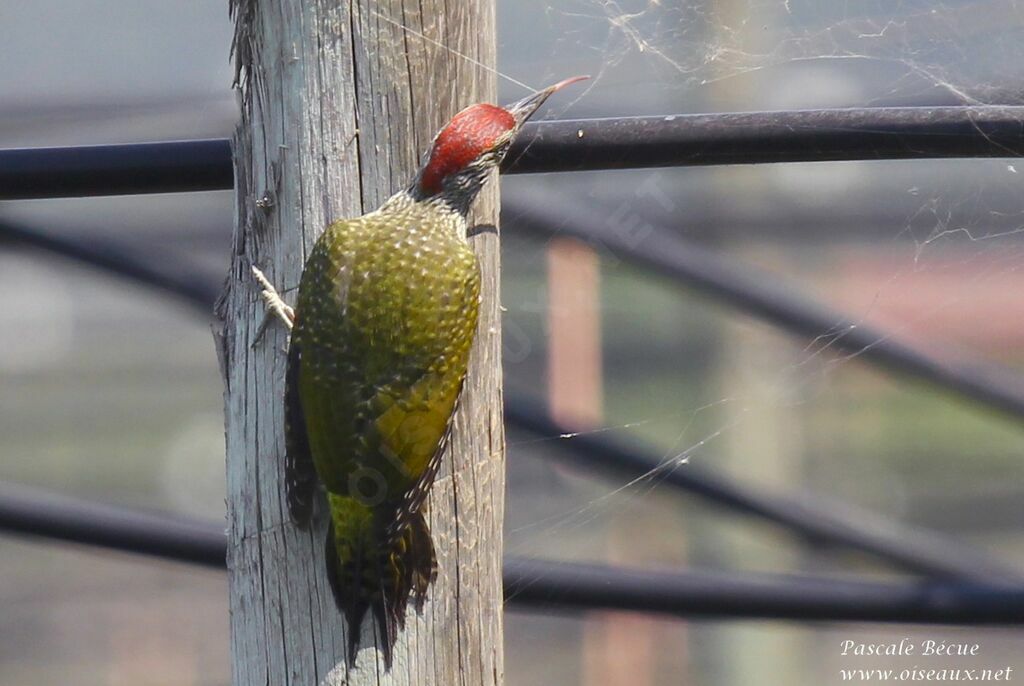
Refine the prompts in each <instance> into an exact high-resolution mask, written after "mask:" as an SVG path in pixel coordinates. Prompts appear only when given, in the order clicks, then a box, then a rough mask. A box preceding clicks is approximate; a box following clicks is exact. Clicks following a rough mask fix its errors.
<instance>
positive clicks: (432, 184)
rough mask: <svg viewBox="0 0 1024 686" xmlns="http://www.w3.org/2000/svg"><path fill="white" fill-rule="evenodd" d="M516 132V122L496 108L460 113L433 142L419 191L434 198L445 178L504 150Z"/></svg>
mask: <svg viewBox="0 0 1024 686" xmlns="http://www.w3.org/2000/svg"><path fill="white" fill-rule="evenodd" d="M515 128H516V120H515V118H514V117H513V116H512V115H511V114H510V113H509V112H508V111H507V110H504V109H502V108H500V107H497V106H496V105H488V104H486V103H484V104H479V105H472V106H470V107H467V108H466V109H464V110H462V111H461V112H459V113H458V114H456V115H455V117H453V118H452V120H451V121H450V122H448V125H447V126H445V127H444V128H443V129H441V132H440V133H439V134H437V138H435V139H434V146H433V148H432V149H431V151H430V160H429V161H428V162H427V164H426V166H425V167H424V168H423V173H422V174H421V176H420V191H421V192H422V193H423V194H424V195H435V194H437V193H439V192H440V191H441V186H442V185H443V184H444V179H445V177H447V176H448V175H450V174H453V173H456V172H459V171H461V170H463V169H465V168H466V167H468V166H469V165H470V164H472V163H473V162H474V161H475V160H476V159H477V158H479V157H481V156H482V155H485V154H487V153H492V152H499V151H504V150H507V144H508V142H509V141H511V133H512V132H514V131H515ZM497 159H500V155H499V156H498V157H497Z"/></svg>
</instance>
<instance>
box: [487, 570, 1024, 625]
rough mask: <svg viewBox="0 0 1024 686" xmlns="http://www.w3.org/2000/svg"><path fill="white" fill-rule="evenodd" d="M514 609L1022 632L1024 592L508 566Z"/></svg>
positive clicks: (931, 584) (690, 572)
mask: <svg viewBox="0 0 1024 686" xmlns="http://www.w3.org/2000/svg"><path fill="white" fill-rule="evenodd" d="M504 582H505V597H506V600H507V602H508V603H509V606H510V608H511V609H517V610H540V611H545V612H550V611H556V610H561V611H575V612H579V611H582V610H594V609H608V610H628V611H632V612H638V611H639V612H650V613H657V614H663V615H669V616H675V617H681V618H684V619H693V618H695V617H703V618H714V619H726V618H734V619H774V620H778V619H786V620H797V621H802V622H805V621H830V622H836V621H847V622H909V623H914V624H1011V625H1013V624H1016V625H1019V624H1024V588H1021V587H1015V588H1000V587H993V586H977V585H970V584H967V585H961V584H949V583H937V582H933V581H930V582H920V583H886V584H882V583H869V582H863V581H841V580H835V579H823V578H820V577H807V576H795V575H773V574H736V573H733V572H719V571H693V570H688V571H686V572H656V571H646V570H639V569H626V568H622V567H609V566H605V565H593V564H581V563H578V562H572V563H570V562H555V561H549V560H524V559H514V558H506V560H505V566H504Z"/></svg>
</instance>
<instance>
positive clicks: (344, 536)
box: [327, 493, 437, 668]
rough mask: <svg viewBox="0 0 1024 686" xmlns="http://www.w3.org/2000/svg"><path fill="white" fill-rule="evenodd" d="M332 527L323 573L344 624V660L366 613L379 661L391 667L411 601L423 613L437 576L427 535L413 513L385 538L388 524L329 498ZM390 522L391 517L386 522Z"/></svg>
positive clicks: (360, 507)
mask: <svg viewBox="0 0 1024 686" xmlns="http://www.w3.org/2000/svg"><path fill="white" fill-rule="evenodd" d="M329 500H330V505H331V526H330V527H329V529H328V531H327V573H328V576H329V578H330V582H331V590H332V591H333V592H334V601H335V603H336V604H337V606H338V609H339V610H340V611H341V612H342V613H343V614H344V615H345V619H346V621H347V622H348V661H349V664H350V665H351V664H352V663H353V661H354V659H355V655H356V647H357V646H358V644H359V634H360V629H361V627H362V623H363V619H364V618H365V616H366V611H367V610H372V611H373V616H374V618H375V619H376V621H377V629H378V632H379V634H378V635H379V637H380V647H381V650H382V651H383V653H384V662H385V664H386V665H387V666H388V667H389V668H390V667H391V650H392V647H393V646H394V643H395V637H396V636H397V635H398V630H399V629H402V628H404V627H405V611H406V607H407V606H408V604H409V598H412V599H413V601H414V602H415V604H416V611H417V612H419V611H420V610H422V609H423V602H424V600H426V597H427V589H428V588H429V587H430V584H431V583H432V582H433V581H434V578H435V577H436V576H437V560H436V558H435V556H434V544H433V542H432V541H431V538H430V530H429V529H428V528H427V522H426V520H425V519H424V518H423V513H422V512H418V513H416V514H414V515H412V516H411V517H410V518H409V519H408V520H407V525H406V526H404V527H402V528H400V529H399V530H398V531H397V532H396V533H393V534H391V535H390V536H389V535H387V534H386V533H385V529H386V528H387V524H388V523H389V522H383V521H381V519H382V517H381V512H380V510H379V509H378V508H373V509H371V508H370V507H367V506H366V505H364V504H362V503H360V502H359V501H357V500H356V499H354V498H349V497H347V496H339V495H335V494H333V493H332V494H329ZM386 519H388V520H389V521H390V517H387V518H386Z"/></svg>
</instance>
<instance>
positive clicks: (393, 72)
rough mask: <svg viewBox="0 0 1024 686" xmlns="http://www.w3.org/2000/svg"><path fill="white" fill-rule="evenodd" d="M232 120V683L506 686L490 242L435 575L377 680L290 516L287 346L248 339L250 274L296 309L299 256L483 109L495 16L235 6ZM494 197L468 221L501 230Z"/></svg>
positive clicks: (490, 95) (311, 544)
mask: <svg viewBox="0 0 1024 686" xmlns="http://www.w3.org/2000/svg"><path fill="white" fill-rule="evenodd" d="M232 11H233V16H234V18H235V22H236V37H235V55H236V59H237V62H238V66H239V69H240V74H241V76H240V82H241V83H240V87H241V88H240V90H241V94H242V115H241V123H240V124H239V127H238V130H237V133H236V135H235V138H234V155H235V192H236V198H237V205H236V220H235V234H234V251H233V254H232V266H231V271H230V273H229V276H228V281H227V285H226V288H225V292H224V294H223V296H222V298H221V302H220V303H219V305H218V312H219V314H220V316H221V319H222V321H223V330H222V331H221V332H220V333H219V336H218V344H219V352H220V353H221V360H222V367H223V371H224V376H225V383H226V390H225V408H226V410H225V411H226V434H227V470H228V519H229V544H228V568H229V571H230V576H229V580H230V595H231V632H232V641H231V645H232V676H233V681H234V683H235V684H239V685H248V684H264V683H267V684H301V685H302V686H308V685H309V684H316V683H327V684H346V683H347V684H371V683H372V684H468V685H473V686H476V685H478V684H487V685H497V684H501V683H502V681H503V664H502V594H501V522H502V516H503V506H504V502H503V497H504V434H503V430H502V419H501V416H502V415H501V376H500V374H501V371H500V363H501V361H500V319H499V313H498V243H497V235H496V232H487V231H484V232H479V233H477V234H476V235H475V237H474V238H473V239H471V242H472V244H473V247H474V249H475V250H476V251H477V254H478V255H479V257H480V265H481V269H482V271H483V286H484V288H483V304H482V307H481V315H480V319H481V321H480V328H479V330H478V334H477V339H476V345H475V348H474V353H473V357H472V361H471V365H470V374H469V379H468V381H467V384H466V393H465V396H464V398H463V401H462V403H461V408H460V410H459V414H458V416H457V417H456V420H455V430H454V436H453V439H452V441H451V446H450V450H449V454H448V455H446V457H445V460H444V464H443V466H442V469H441V473H440V475H439V477H438V480H437V482H436V483H435V485H434V487H433V490H432V493H431V496H430V500H429V518H430V528H431V531H432V532H433V536H434V543H435V546H436V547H437V553H438V563H439V574H438V579H437V581H436V582H435V584H434V585H433V587H432V588H431V590H430V594H429V599H428V601H427V605H426V607H425V609H424V611H423V613H422V614H421V615H416V613H415V611H414V610H412V609H410V611H409V616H408V619H407V623H406V628H405V630H404V631H403V632H401V633H400V634H399V637H398V641H397V644H396V646H395V654H394V665H393V667H392V668H391V670H390V671H385V669H384V665H383V659H382V657H381V656H380V653H379V652H378V651H376V650H373V649H368V648H367V647H368V646H373V645H374V644H375V637H374V634H373V632H374V625H373V622H372V621H367V622H366V623H365V624H364V629H363V631H364V634H363V636H362V638H361V641H360V645H361V650H360V651H359V653H358V658H357V659H356V660H355V661H354V664H352V665H346V664H345V662H344V660H345V655H344V653H345V651H344V645H345V632H346V631H347V627H346V626H345V622H344V620H343V618H342V617H341V616H340V614H339V613H338V611H337V610H336V608H335V606H334V602H333V599H332V597H331V591H330V588H329V586H328V581H327V577H326V571H325V566H324V551H323V541H324V534H325V531H324V527H325V525H326V522H325V521H322V518H321V521H319V522H318V523H317V526H316V527H315V530H314V531H313V532H312V533H309V532H303V531H301V530H299V529H297V528H295V527H294V526H293V525H292V524H291V523H290V521H289V520H288V515H287V508H286V507H285V504H284V497H283V496H284V489H283V479H282V473H283V466H284V441H283V423H284V420H283V410H282V404H283V403H282V398H283V391H284V385H283V377H284V367H285V350H286V347H287V334H286V332H285V330H284V328H283V327H281V326H279V325H277V324H273V323H272V324H271V325H270V326H269V327H268V328H267V329H266V332H265V335H263V336H262V337H258V336H257V332H258V329H259V326H260V322H261V320H262V319H263V305H262V303H261V301H260V299H259V293H258V289H257V288H256V286H255V284H254V283H253V281H252V276H251V274H250V265H252V264H255V265H258V266H259V267H261V268H262V269H263V270H264V272H266V274H267V275H268V277H270V279H271V280H272V281H273V283H274V284H276V285H277V287H278V289H279V290H280V291H281V292H282V294H283V295H284V297H285V299H286V300H288V301H290V302H294V289H295V287H296V285H297V284H298V280H299V275H300V273H301V270H302V266H303V263H304V261H305V256H306V254H307V252H308V251H309V249H310V247H311V245H312V244H313V242H314V240H315V239H316V237H317V236H318V235H319V234H320V232H321V230H322V229H323V227H324V226H326V225H327V224H328V223H329V222H330V221H332V220H335V219H340V218H344V217H352V216H357V215H359V214H362V213H363V212H365V211H369V210H371V209H373V208H375V207H376V206H377V205H378V204H380V202H382V201H383V200H384V199H385V198H387V197H388V196H389V195H390V194H391V193H392V192H393V191H396V190H398V189H399V188H401V187H403V186H404V185H405V184H407V183H408V182H409V180H410V179H411V178H412V174H413V172H414V171H415V168H416V167H417V165H418V162H419V156H420V154H421V153H422V152H423V151H424V150H425V149H426V148H427V147H428V146H429V144H430V141H431V139H432V136H433V135H434V133H435V132H436V131H437V129H438V128H440V126H441V125H442V124H443V123H444V122H445V121H447V120H448V119H449V118H450V117H451V116H452V115H453V114H454V113H455V112H456V111H458V110H459V109H461V108H462V107H464V106H466V105H469V104H471V103H474V102H479V101H490V102H493V101H494V98H495V92H496V83H495V77H494V71H493V65H494V62H495V35H494V3H493V0H460V2H444V1H442V0H390V1H386V2H380V1H375V0H354V1H351V2H340V1H339V0H258V1H257V0H232ZM496 186H497V184H496V183H491V184H490V185H489V188H488V189H487V190H485V192H484V193H483V194H482V197H481V199H480V200H479V201H478V203H477V206H476V207H477V209H476V211H475V217H474V221H475V223H476V224H482V223H488V224H494V223H495V222H496V216H497V188H496Z"/></svg>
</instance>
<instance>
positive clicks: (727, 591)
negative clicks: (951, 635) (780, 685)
mask: <svg viewBox="0 0 1024 686" xmlns="http://www.w3.org/2000/svg"><path fill="white" fill-rule="evenodd" d="M0 529H2V530H6V531H9V532H13V533H17V534H22V535H29V536H43V537H48V538H56V539H58V540H62V541H68V542H74V543H84V544H87V545H93V546H99V547H104V548H111V549H114V550H119V551H123V552H131V553H139V554H143V555H150V556H154V557H159V558H163V559H166V560H173V561H178V562H187V563H190V564H198V565H203V566H206V567H211V568H221V569H222V568H224V566H225V551H226V538H225V534H224V529H223V527H222V526H218V525H216V524H214V523H211V522H200V521H194V520H185V519H181V518H177V517H173V518H172V517H169V516H167V515H160V514H155V513H147V512H140V511H137V510H133V509H130V508H125V507H117V506H112V505H99V504H96V503H90V502H86V501H81V500H78V499H75V498H68V497H64V496H57V495H53V494H49V493H43V492H40V491H37V490H35V489H28V488H26V487H24V486H15V485H13V484H9V483H7V484H5V483H0ZM503 580H504V586H505V595H506V600H507V602H508V603H509V604H510V605H511V606H512V607H515V608H520V609H525V610H531V609H543V610H560V611H565V610H573V611H580V610H595V609H614V610H630V611H639V612H656V613H660V614H667V615H675V616H679V617H687V618H689V617H694V616H701V617H720V618H744V619H753V618H760V619H789V620H800V621H813V620H828V621H876V622H914V623H948V624H1020V623H1024V588H1022V587H1006V586H991V585H961V584H948V583H936V582H922V583H914V584H874V583H866V582H854V581H838V580H831V579H822V578H814V577H801V576H779V575H767V574H734V573H725V572H718V571H715V572H695V571H687V572H671V573H670V572H656V571H645V570H639V569H637V570H634V569H625V568H620V567H611V566H606V565H594V564H581V563H572V562H556V561H549V560H531V559H524V558H516V557H509V558H506V560H505V564H504V572H503Z"/></svg>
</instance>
